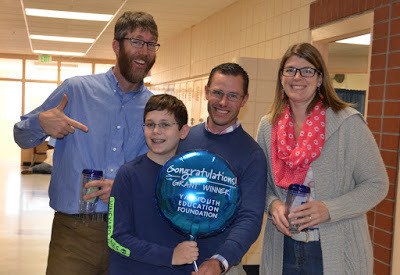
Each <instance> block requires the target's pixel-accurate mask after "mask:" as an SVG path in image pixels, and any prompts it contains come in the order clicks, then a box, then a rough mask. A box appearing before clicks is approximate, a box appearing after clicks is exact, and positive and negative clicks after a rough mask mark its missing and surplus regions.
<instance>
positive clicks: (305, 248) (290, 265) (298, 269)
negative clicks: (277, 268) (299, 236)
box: [282, 236, 323, 275]
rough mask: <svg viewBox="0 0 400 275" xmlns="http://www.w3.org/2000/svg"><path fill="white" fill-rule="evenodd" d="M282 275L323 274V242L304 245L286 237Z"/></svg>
mask: <svg viewBox="0 0 400 275" xmlns="http://www.w3.org/2000/svg"><path fill="white" fill-rule="evenodd" d="M282 274H283V275H291V274H295V275H301V274H304V275H317V274H323V264H322V251H321V242H319V241H316V242H309V243H304V242H299V241H295V240H293V239H292V238H290V237H288V236H285V244H284V249H283V271H282Z"/></svg>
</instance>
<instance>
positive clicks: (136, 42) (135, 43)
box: [121, 37, 160, 52]
mask: <svg viewBox="0 0 400 275" xmlns="http://www.w3.org/2000/svg"><path fill="white" fill-rule="evenodd" d="M121 40H129V42H131V45H132V47H134V48H136V49H141V48H143V46H144V44H147V49H148V50H149V51H152V52H155V51H157V50H158V49H159V48H160V44H157V43H154V42H146V41H143V40H140V39H137V38H126V37H124V38H121Z"/></svg>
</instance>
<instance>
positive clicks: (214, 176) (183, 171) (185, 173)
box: [167, 165, 236, 185]
mask: <svg viewBox="0 0 400 275" xmlns="http://www.w3.org/2000/svg"><path fill="white" fill-rule="evenodd" d="M167 173H175V174H178V175H181V179H182V180H187V179H188V178H189V177H193V176H195V177H206V178H208V179H210V180H217V181H222V182H224V183H227V184H230V185H236V177H229V176H225V175H224V172H222V173H221V171H219V172H218V173H216V172H214V169H211V170H210V171H207V170H206V169H205V168H203V170H198V169H189V168H179V167H178V168H175V167H174V166H173V165H171V166H169V167H168V168H167Z"/></svg>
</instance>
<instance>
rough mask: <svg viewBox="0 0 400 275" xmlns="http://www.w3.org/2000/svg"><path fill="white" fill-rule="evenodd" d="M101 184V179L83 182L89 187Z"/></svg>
mask: <svg viewBox="0 0 400 275" xmlns="http://www.w3.org/2000/svg"><path fill="white" fill-rule="evenodd" d="M102 186H103V181H102V180H92V181H89V182H88V183H86V184H85V187H86V188H89V187H102Z"/></svg>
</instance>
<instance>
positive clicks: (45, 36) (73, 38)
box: [29, 34, 94, 43]
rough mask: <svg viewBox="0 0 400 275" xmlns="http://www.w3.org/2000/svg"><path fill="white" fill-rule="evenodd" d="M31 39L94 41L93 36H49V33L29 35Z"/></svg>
mask: <svg viewBox="0 0 400 275" xmlns="http://www.w3.org/2000/svg"><path fill="white" fill-rule="evenodd" d="M29 37H30V38H31V39H38V40H47V41H62V42H77V43H93V42H94V39H93V38H78V37H62V36H49V35H35V34H31V35H30V36H29Z"/></svg>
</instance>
